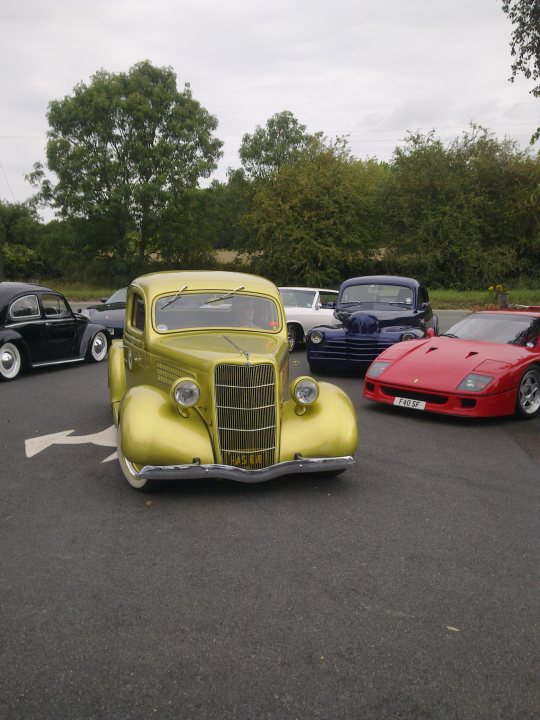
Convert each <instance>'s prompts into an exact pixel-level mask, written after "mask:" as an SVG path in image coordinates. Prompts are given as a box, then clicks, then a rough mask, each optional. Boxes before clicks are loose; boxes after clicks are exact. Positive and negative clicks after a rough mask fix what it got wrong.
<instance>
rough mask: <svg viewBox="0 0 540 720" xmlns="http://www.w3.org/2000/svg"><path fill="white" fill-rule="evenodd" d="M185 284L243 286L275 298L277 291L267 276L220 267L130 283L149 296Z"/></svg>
mask: <svg viewBox="0 0 540 720" xmlns="http://www.w3.org/2000/svg"><path fill="white" fill-rule="evenodd" d="M184 285H187V288H186V292H188V291H190V290H199V291H208V290H210V291H215V290H219V291H222V290H224V291H229V290H236V289H237V288H238V287H240V286H243V287H244V290H245V291H247V292H255V293H260V294H261V295H272V296H274V297H275V296H276V295H277V294H278V290H277V287H276V286H275V285H274V283H273V282H271V281H270V280H267V279H266V278H263V277H260V276H258V275H250V274H248V273H237V272H226V271H221V270H168V271H164V272H157V273H149V274H148V275H142V276H141V277H138V278H135V280H133V282H132V283H131V286H134V287H138V288H140V289H141V290H142V291H143V292H144V293H145V294H146V295H147V296H148V297H154V296H156V295H161V294H163V293H168V292H178V291H179V290H181V288H182V287H183V286H184Z"/></svg>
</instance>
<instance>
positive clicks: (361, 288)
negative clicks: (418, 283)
mask: <svg viewBox="0 0 540 720" xmlns="http://www.w3.org/2000/svg"><path fill="white" fill-rule="evenodd" d="M413 300H414V291H413V290H412V289H411V288H408V287H405V286H403V285H380V284H369V285H368V284H366V283H364V284H362V285H349V286H348V287H346V288H345V290H344V291H343V293H342V295H341V300H340V305H362V304H364V303H381V304H387V305H406V306H407V307H412V304H413Z"/></svg>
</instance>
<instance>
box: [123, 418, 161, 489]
mask: <svg viewBox="0 0 540 720" xmlns="http://www.w3.org/2000/svg"><path fill="white" fill-rule="evenodd" d="M116 450H117V453H118V462H119V463H120V469H121V470H122V474H123V475H124V477H125V479H126V480H127V481H128V483H129V484H130V485H131V487H132V488H133V489H134V490H137V491H138V492H142V493H148V492H152V491H153V490H154V489H155V481H153V480H146V479H145V480H141V479H139V478H138V477H137V476H136V474H135V473H136V472H137V470H136V467H135V466H134V465H133V463H132V462H131V461H130V460H128V459H127V457H126V456H125V455H124V453H123V451H122V436H121V433H120V423H119V424H118V427H117V428H116Z"/></svg>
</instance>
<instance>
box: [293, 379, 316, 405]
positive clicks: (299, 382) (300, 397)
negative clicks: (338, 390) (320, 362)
mask: <svg viewBox="0 0 540 720" xmlns="http://www.w3.org/2000/svg"><path fill="white" fill-rule="evenodd" d="M291 397H292V399H293V400H295V401H296V402H297V403H299V404H300V405H311V403H314V402H315V400H316V399H317V398H318V397H319V385H318V383H317V382H316V381H315V380H313V378H310V377H301V378H297V379H296V380H295V381H294V382H293V383H292V384H291Z"/></svg>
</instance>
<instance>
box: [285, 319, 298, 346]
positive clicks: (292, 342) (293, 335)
mask: <svg viewBox="0 0 540 720" xmlns="http://www.w3.org/2000/svg"><path fill="white" fill-rule="evenodd" d="M297 332H298V331H297V330H296V327H295V326H294V325H293V324H292V323H289V324H288V325H287V337H288V338H289V352H292V351H293V350H294V348H295V347H296V343H297V342H298V338H297Z"/></svg>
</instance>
